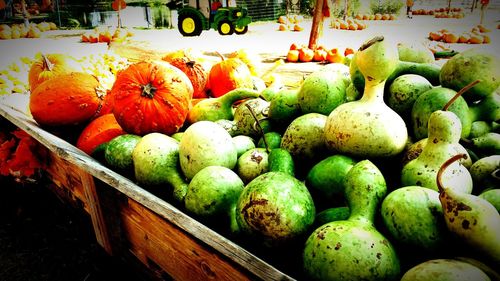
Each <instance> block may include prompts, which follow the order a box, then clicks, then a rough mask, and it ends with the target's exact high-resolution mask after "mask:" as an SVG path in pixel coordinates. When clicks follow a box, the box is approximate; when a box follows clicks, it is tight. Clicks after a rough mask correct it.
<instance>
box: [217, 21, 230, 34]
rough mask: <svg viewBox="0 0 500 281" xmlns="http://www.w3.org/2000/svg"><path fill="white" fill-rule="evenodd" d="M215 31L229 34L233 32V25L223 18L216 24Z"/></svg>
mask: <svg viewBox="0 0 500 281" xmlns="http://www.w3.org/2000/svg"><path fill="white" fill-rule="evenodd" d="M217 31H219V34H220V35H231V34H233V32H234V26H233V25H232V24H231V22H230V21H228V20H223V21H220V22H219V25H218V26H217Z"/></svg>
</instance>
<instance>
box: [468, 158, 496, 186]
mask: <svg viewBox="0 0 500 281" xmlns="http://www.w3.org/2000/svg"><path fill="white" fill-rule="evenodd" d="M469 171H470V174H471V176H472V180H473V182H474V191H475V194H479V193H481V192H482V191H483V190H486V189H490V188H498V187H499V186H500V179H499V178H498V175H497V174H496V173H498V171H500V155H490V156H485V157H483V158H480V159H478V160H477V161H476V162H474V164H472V166H471V167H470V169H469Z"/></svg>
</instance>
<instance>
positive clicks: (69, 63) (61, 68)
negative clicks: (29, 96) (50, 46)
mask: <svg viewBox="0 0 500 281" xmlns="http://www.w3.org/2000/svg"><path fill="white" fill-rule="evenodd" d="M81 70H82V69H81V67H79V65H78V63H77V62H76V61H75V60H74V59H73V58H72V57H70V56H68V55H64V54H48V55H41V56H40V57H38V58H37V59H36V60H35V61H34V62H33V63H32V64H31V67H30V70H29V72H28V85H29V87H30V91H31V92H33V91H34V90H35V88H36V87H37V86H38V85H40V84H41V83H42V82H44V81H46V80H48V79H50V78H53V77H55V76H57V75H59V74H67V73H70V72H76V71H81Z"/></svg>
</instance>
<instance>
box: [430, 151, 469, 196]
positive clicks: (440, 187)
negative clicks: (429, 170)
mask: <svg viewBox="0 0 500 281" xmlns="http://www.w3.org/2000/svg"><path fill="white" fill-rule="evenodd" d="M460 159H467V155H466V154H457V155H455V156H453V157H451V158H450V159H448V160H446V161H445V162H444V163H443V165H441V167H440V168H439V171H438V173H437V176H436V182H437V187H438V190H439V193H442V192H443V191H444V187H443V183H442V181H441V177H442V175H443V173H444V170H446V168H448V166H450V165H451V164H453V162H455V161H457V160H460Z"/></svg>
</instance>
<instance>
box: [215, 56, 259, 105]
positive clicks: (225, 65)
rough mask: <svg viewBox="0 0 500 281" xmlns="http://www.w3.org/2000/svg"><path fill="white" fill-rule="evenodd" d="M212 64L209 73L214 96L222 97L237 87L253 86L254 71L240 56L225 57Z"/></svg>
mask: <svg viewBox="0 0 500 281" xmlns="http://www.w3.org/2000/svg"><path fill="white" fill-rule="evenodd" d="M221 58H222V60H221V61H220V62H217V63H215V64H214V65H212V68H211V69H210V72H209V74H208V80H209V83H210V90H211V92H212V96H213V97H216V98H217V97H220V96H223V95H225V94H226V93H227V92H229V91H231V90H234V89H236V88H250V89H252V88H253V82H252V73H251V72H250V69H249V68H248V66H247V65H246V64H245V63H244V62H243V61H242V60H240V59H239V58H228V59H225V58H223V57H222V56H221Z"/></svg>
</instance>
